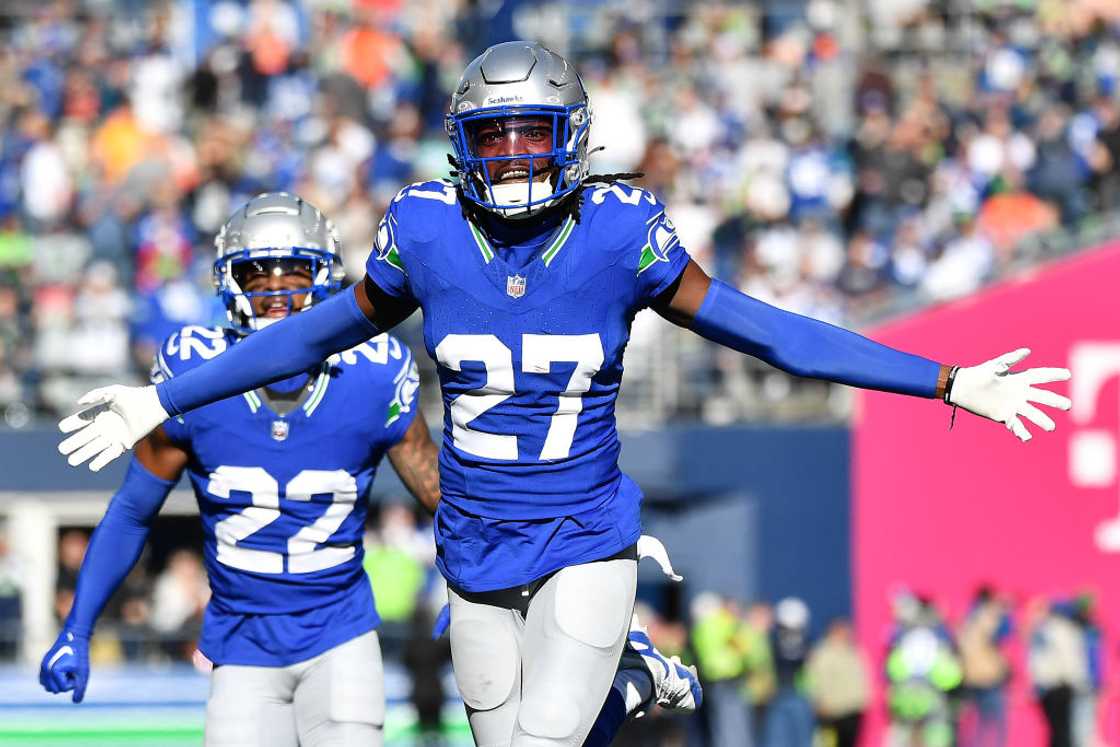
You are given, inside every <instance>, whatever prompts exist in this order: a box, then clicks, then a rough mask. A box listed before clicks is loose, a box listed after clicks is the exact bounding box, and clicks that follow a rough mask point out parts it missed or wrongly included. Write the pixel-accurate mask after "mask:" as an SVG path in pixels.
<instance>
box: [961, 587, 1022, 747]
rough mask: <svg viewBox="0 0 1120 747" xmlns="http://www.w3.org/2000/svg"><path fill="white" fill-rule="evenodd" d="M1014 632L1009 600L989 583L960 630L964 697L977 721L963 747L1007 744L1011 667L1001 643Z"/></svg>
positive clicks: (965, 737) (1001, 745) (978, 595)
mask: <svg viewBox="0 0 1120 747" xmlns="http://www.w3.org/2000/svg"><path fill="white" fill-rule="evenodd" d="M1010 635H1011V616H1010V614H1009V612H1008V609H1007V605H1006V603H1005V602H1004V601H1003V600H1002V599H1000V598H998V597H997V596H996V595H995V593H994V592H993V591H992V589H991V588H990V587H987V586H983V587H981V588H980V589H978V590H977V592H976V595H975V597H974V598H973V600H972V607H971V608H970V609H969V611H968V615H967V616H966V617H965V619H964V622H963V623H962V624H961V627H960V632H959V633H958V634H957V645H958V648H959V649H960V656H961V670H962V673H963V685H964V698H965V702H966V703H967V704H968V705H969V706H971V711H972V713H971V715H972V716H973V718H974V722H973V724H972V725H971V729H970V730H964V729H963V728H962V731H963V732H964V733H963V734H962V739H961V747H1005V745H1006V744H1007V683H1008V680H1010V678H1011V667H1010V664H1009V663H1008V661H1007V657H1006V656H1005V655H1004V653H1003V650H1002V646H1003V644H1004V643H1006V642H1007V639H1008V638H1009V637H1010Z"/></svg>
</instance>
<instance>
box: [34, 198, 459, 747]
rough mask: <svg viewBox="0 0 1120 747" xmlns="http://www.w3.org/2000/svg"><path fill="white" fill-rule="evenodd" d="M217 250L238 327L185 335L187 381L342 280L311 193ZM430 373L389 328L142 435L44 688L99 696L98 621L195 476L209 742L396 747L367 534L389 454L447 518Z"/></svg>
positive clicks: (256, 219)
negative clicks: (424, 409)
mask: <svg viewBox="0 0 1120 747" xmlns="http://www.w3.org/2000/svg"><path fill="white" fill-rule="evenodd" d="M215 243H216V245H217V255H218V256H217V261H216V262H215V264H214V273H215V279H216V285H217V289H218V293H219V295H220V296H221V298H222V301H223V302H224V304H225V306H226V310H227V313H228V317H229V326H228V327H226V328H220V329H208V328H204V327H196V326H191V327H185V328H183V329H181V330H180V331H178V332H176V333H175V334H173V335H172V336H171V337H170V338H169V339H168V340H167V341H166V342H165V343H164V344H163V345H162V347H161V348H160V350H159V353H158V355H157V358H156V362H155V365H154V366H153V380H154V381H166V380H170V379H172V378H174V377H176V376H180V375H183V374H184V373H185V372H186V371H189V370H190V369H191V368H193V367H195V366H197V365H199V364H200V363H202V362H203V361H205V360H207V359H210V358H214V357H215V356H217V355H218V354H220V353H222V352H223V351H224V350H226V349H228V348H231V347H236V346H238V345H240V344H241V341H242V340H244V339H247V338H248V337H251V336H252V335H254V334H257V333H258V332H259V331H260V330H261V329H264V328H265V327H267V326H268V325H270V324H273V323H275V322H277V321H279V320H280V319H283V318H284V317H286V316H288V315H289V314H293V313H296V312H303V311H305V310H307V309H309V308H311V307H313V306H314V305H318V304H320V303H322V302H323V301H325V300H326V298H327V297H328V296H329V295H330V294H331V293H333V292H334V291H336V290H337V289H338V288H339V282H340V279H341V273H342V260H341V257H340V256H339V246H338V239H337V237H336V233H335V230H334V227H333V226H332V225H331V223H330V222H329V221H328V220H327V219H326V218H325V217H324V216H323V215H322V214H321V213H320V212H319V211H318V210H317V209H316V208H315V207H314V206H312V205H310V204H309V203H307V202H304V201H303V200H301V199H300V198H298V197H295V196H293V195H288V194H283V193H275V194H264V195H260V196H258V197H255V198H254V199H252V200H250V201H249V202H248V203H246V204H245V205H244V206H242V207H241V208H240V209H238V210H237V212H235V213H234V215H233V216H232V217H231V218H230V219H229V221H228V222H227V223H226V224H225V225H224V227H223V228H222V230H221V232H220V233H219V235H218V237H217V239H216V242H215ZM418 383H419V381H418V378H417V373H416V366H415V363H414V362H413V359H412V355H411V353H410V352H409V349H408V348H407V347H405V346H404V345H402V344H401V343H400V342H398V341H397V339H396V338H394V337H391V336H389V335H387V334H381V335H377V336H374V337H372V339H368V340H363V341H361V342H359V343H358V344H357V346H356V347H351V348H349V349H348V350H346V351H345V352H342V353H341V354H339V355H333V356H330V357H329V358H326V359H325V360H323V361H320V362H319V363H317V364H315V365H313V366H309V367H308V368H307V369H305V370H301V371H299V372H298V373H296V374H295V375H293V376H291V377H289V378H286V379H283V380H281V381H276V382H272V383H270V384H269V385H268V386H265V387H261V388H258V389H256V390H255V391H250V392H246V393H245V394H244V396H239V397H235V398H232V399H227V400H223V401H220V402H217V403H215V404H212V405H209V406H207V407H203V408H200V409H198V410H195V411H192V412H190V413H188V414H185V415H182V416H180V417H176V418H172V419H170V420H168V421H167V422H166V423H164V424H163V425H162V426H160V427H158V428H156V429H155V430H154V431H152V432H151V433H150V434H148V435H147V436H145V437H144V438H143V439H141V440H140V441H139V442H137V444H136V454H135V458H134V459H133V461H132V464H131V465H130V466H129V469H128V472H127V474H126V476H125V479H124V483H123V485H122V486H121V488H120V490H119V491H118V492H117V493H116V495H114V496H113V499H112V500H111V502H110V503H109V507H108V509H107V510H106V512H105V517H104V518H103V519H102V520H101V522H100V524H99V525H98V527H97V529H96V531H95V532H94V533H93V537H92V538H91V540H90V544H89V549H88V551H87V553H86V557H85V560H84V562H83V564H82V569H81V573H80V575H79V579H78V588H77V592H76V594H75V598H74V603H73V607H72V609H71V611H70V614H69V616H68V617H67V619H66V622H65V625H64V626H63V630H62V632H61V633H60V635H59V637H58V640H57V642H56V643H55V645H54V646H53V647H52V648H51V649H50V650H49V651H48V652H47V654H46V656H45V657H44V658H43V665H42V670H41V673H40V677H39V679H40V682H41V683H42V684H43V686H44V687H46V688H47V689H48V690H50V691H51V692H61V691H67V690H73V700H74V702H80V701H81V700H82V698H83V697H84V694H85V689H86V684H87V681H88V678H89V663H88V650H87V648H88V641H89V638H90V635H91V633H92V631H93V627H94V623H95V621H96V620H97V617H98V615H99V614H100V612H101V610H102V608H103V607H104V605H105V602H106V600H108V599H109V597H110V596H111V595H112V593H113V592H114V590H115V589H116V588H117V586H118V585H119V584H120V583H121V581H122V580H123V579H124V578H125V576H126V575H127V574H128V572H129V570H130V569H131V568H132V566H133V565H134V564H135V563H136V560H137V558H138V557H139V555H140V551H141V549H142V548H143V546H144V542H145V540H146V539H147V536H148V531H149V527H150V524H151V522H152V520H153V519H154V518H155V515H156V513H157V512H158V511H159V509H160V507H161V505H162V504H163V502H164V500H165V499H166V498H167V495H168V493H169V492H170V491H171V489H172V487H174V485H175V484H176V483H177V482H178V481H179V477H180V475H182V474H183V473H184V472H186V473H187V475H188V477H189V478H190V481H191V485H192V486H193V488H194V491H195V494H196V496H197V498H198V507H199V513H200V515H201V518H202V523H203V530H204V537H205V544H204V555H205V562H206V570H207V573H208V575H209V577H210V587H211V591H212V596H211V599H210V603H209V605H208V606H207V608H206V613H205V618H204V621H203V626H202V635H201V640H200V641H199V649H200V650H201V651H202V653H203V654H205V656H206V657H207V658H208V659H209V660H210V661H211V662H213V664H214V669H213V673H212V674H211V691H210V698H209V701H208V702H207V706H206V744H208V745H231V746H232V745H238V746H242V745H255V744H259V745H262V746H263V745H292V746H293V747H294V745H296V744H297V743H299V744H304V745H314V744H339V745H343V744H345V745H351V744H352V745H358V744H362V745H370V744H380V743H381V729H382V724H383V722H384V712H385V705H384V694H383V678H382V671H381V652H380V648H379V645H378V638H377V632H376V631H375V628H376V627H377V625H378V622H379V618H378V616H377V612H376V609H375V607H374V600H373V596H372V593H371V590H370V584H369V581H368V579H367V577H366V575H365V572H364V570H363V568H362V533H363V530H364V527H365V521H366V507H367V501H366V495H367V494H368V491H369V486H370V483H371V482H372V480H373V477H374V473H375V471H376V469H377V465H378V463H379V462H380V461H381V458H382V457H383V456H385V455H388V457H389V460H390V461H391V462H392V464H393V467H394V468H395V469H396V471H397V474H398V475H400V477H401V480H402V481H403V482H404V484H405V485H406V487H408V489H409V490H411V491H412V493H413V494H414V495H415V496H416V497H417V498H418V499H419V500H420V502H421V503H423V504H424V505H425V506H426V507H427V508H428V509H429V511H431V510H434V509H435V505H436V502H437V501H438V500H439V477H438V472H437V467H436V452H437V448H436V446H435V445H434V444H433V443H432V440H431V438H430V437H429V435H428V429H427V426H426V425H425V424H424V421H423V418H418V417H416V406H415V405H416V402H415V399H416V390H417V387H418Z"/></svg>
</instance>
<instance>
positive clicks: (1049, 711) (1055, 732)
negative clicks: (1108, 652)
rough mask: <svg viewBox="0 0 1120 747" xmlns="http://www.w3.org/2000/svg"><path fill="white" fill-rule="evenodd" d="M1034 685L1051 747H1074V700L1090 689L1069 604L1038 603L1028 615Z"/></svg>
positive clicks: (1083, 650) (1085, 660) (1081, 638)
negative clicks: (1030, 622) (1029, 618)
mask: <svg viewBox="0 0 1120 747" xmlns="http://www.w3.org/2000/svg"><path fill="white" fill-rule="evenodd" d="M1029 614H1030V617H1031V618H1032V620H1033V624H1032V625H1031V639H1030V641H1031V643H1030V654H1029V663H1030V673H1031V684H1032V685H1033V686H1034V690H1035V694H1036V695H1037V697H1038V701H1039V704H1040V705H1041V706H1042V713H1043V715H1044V716H1045V718H1046V725H1047V727H1048V729H1049V740H1048V742H1047V744H1049V745H1050V747H1072V745H1074V744H1075V742H1074V740H1073V699H1074V695H1075V693H1077V692H1087V691H1088V690H1089V688H1090V684H1089V683H1090V675H1089V661H1088V656H1087V648H1086V646H1085V638H1084V635H1083V632H1082V630H1081V628H1080V626H1079V625H1078V624H1077V622H1076V621H1075V619H1074V614H1075V611H1074V608H1073V605H1071V604H1070V603H1068V602H1055V603H1052V604H1051V603H1048V602H1045V601H1038V602H1036V603H1035V607H1034V609H1032V610H1031V612H1030V613H1029Z"/></svg>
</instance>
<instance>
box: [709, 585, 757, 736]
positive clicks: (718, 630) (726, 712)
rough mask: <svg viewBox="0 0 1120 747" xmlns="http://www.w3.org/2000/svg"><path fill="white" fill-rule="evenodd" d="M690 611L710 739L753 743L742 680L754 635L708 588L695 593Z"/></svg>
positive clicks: (730, 605)
mask: <svg viewBox="0 0 1120 747" xmlns="http://www.w3.org/2000/svg"><path fill="white" fill-rule="evenodd" d="M691 613H692V647H693V649H694V650H695V651H696V665H697V669H698V670H699V674H700V681H701V683H703V686H704V693H705V696H704V697H705V699H706V701H707V703H708V727H709V732H710V737H711V738H710V743H711V744H713V745H719V746H720V747H753V745H754V738H753V730H752V726H751V711H750V705H749V704H748V702H747V698H746V694H745V693H744V691H743V685H744V682H745V680H746V675H747V670H748V661H750V660H751V656H752V648H753V647H754V646H756V645H757V638H756V637H755V636H753V635H752V634H751V631H750V630H749V629H748V627H747V625H746V623H745V622H744V620H743V618H742V616H741V614H740V613H739V610H738V608H737V606H736V605H735V604H733V603H732V602H731V601H729V600H727V599H725V598H723V597H721V596H719V595H718V594H716V593H714V592H703V593H701V594H698V595H696V597H695V598H694V599H693V602H692V605H691ZM762 640H763V643H764V644H765V639H762ZM754 655H755V656H756V655H757V654H754Z"/></svg>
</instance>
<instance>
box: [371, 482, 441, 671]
mask: <svg viewBox="0 0 1120 747" xmlns="http://www.w3.org/2000/svg"><path fill="white" fill-rule="evenodd" d="M434 561H435V543H434V540H433V539H432V537H431V531H430V530H429V531H428V532H425V531H423V530H422V529H420V528H419V527H418V526H417V523H416V515H415V514H414V513H413V511H412V508H411V507H409V506H406V505H405V504H403V503H393V502H387V503H384V504H382V506H381V513H380V516H379V517H378V525H377V529H376V531H373V532H370V533H367V534H366V537H365V559H364V560H363V561H362V565H363V567H364V568H365V571H366V575H368V576H369V581H370V584H371V586H372V587H373V596H374V600H375V601H376V603H377V614H378V615H379V616H380V617H381V622H382V627H381V638H382V648H383V649H384V652H385V653H386V654H387V655H393V656H395V655H397V654H399V652H400V650H401V647H402V646H404V645H405V642H406V641H407V640H409V639H410V637H411V635H412V634H411V633H410V628H411V625H412V622H413V619H414V616H415V615H414V613H415V611H416V608H417V606H418V604H419V603H420V602H421V594H422V592H423V590H424V586H425V584H426V582H427V580H428V577H429V570H430V569H431V567H432V566H433V564H434Z"/></svg>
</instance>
